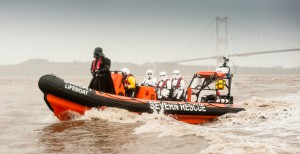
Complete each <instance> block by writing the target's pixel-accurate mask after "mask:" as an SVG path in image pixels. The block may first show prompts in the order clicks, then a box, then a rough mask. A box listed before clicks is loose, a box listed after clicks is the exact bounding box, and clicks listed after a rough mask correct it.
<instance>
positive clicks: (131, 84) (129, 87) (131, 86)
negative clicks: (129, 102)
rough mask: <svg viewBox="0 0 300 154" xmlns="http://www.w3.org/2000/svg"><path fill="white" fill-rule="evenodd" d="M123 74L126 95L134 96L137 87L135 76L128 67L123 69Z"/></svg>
mask: <svg viewBox="0 0 300 154" xmlns="http://www.w3.org/2000/svg"><path fill="white" fill-rule="evenodd" d="M121 72H122V75H123V85H124V88H125V96H127V97H133V96H134V91H135V88H136V82H135V77H134V76H133V75H132V74H131V73H130V70H129V69H128V68H122V69H121Z"/></svg>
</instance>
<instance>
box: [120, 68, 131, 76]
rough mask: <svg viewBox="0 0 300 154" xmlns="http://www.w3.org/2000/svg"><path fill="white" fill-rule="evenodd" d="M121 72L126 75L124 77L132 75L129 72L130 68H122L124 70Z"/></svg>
mask: <svg viewBox="0 0 300 154" xmlns="http://www.w3.org/2000/svg"><path fill="white" fill-rule="evenodd" d="M121 72H122V73H124V75H128V74H130V71H129V69H128V68H126V67H125V68H122V69H121Z"/></svg>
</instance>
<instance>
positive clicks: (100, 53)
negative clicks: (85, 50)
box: [94, 47, 104, 58]
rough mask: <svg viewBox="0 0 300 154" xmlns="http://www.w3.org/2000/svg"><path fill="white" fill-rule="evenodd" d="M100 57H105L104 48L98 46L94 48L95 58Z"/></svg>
mask: <svg viewBox="0 0 300 154" xmlns="http://www.w3.org/2000/svg"><path fill="white" fill-rule="evenodd" d="M100 57H104V54H103V51H102V48H100V47H97V48H95V50H94V58H100Z"/></svg>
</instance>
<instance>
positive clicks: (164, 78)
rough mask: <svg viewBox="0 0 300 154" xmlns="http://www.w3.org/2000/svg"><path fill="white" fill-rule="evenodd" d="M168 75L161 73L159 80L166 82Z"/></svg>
mask: <svg viewBox="0 0 300 154" xmlns="http://www.w3.org/2000/svg"><path fill="white" fill-rule="evenodd" d="M167 78H168V77H167V73H166V72H160V73H159V80H161V81H165V80H167Z"/></svg>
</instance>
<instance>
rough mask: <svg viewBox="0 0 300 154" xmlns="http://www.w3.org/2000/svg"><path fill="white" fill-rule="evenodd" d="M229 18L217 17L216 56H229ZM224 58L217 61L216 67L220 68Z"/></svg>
mask: <svg viewBox="0 0 300 154" xmlns="http://www.w3.org/2000/svg"><path fill="white" fill-rule="evenodd" d="M227 20H228V17H224V18H220V17H216V54H215V56H219V57H222V56H227V55H226V52H227V48H228V24H227ZM220 62H222V58H217V59H216V66H220Z"/></svg>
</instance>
